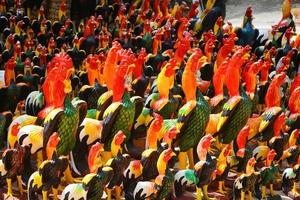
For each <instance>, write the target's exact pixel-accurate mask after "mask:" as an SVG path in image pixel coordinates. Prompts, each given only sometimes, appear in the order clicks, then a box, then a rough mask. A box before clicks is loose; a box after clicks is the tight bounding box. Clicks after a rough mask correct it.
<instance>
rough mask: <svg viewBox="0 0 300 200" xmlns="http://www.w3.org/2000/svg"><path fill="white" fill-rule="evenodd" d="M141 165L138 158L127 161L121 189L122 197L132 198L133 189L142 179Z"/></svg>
mask: <svg viewBox="0 0 300 200" xmlns="http://www.w3.org/2000/svg"><path fill="white" fill-rule="evenodd" d="M142 173H143V165H142V164H141V162H140V161H139V160H133V161H131V162H130V163H129V165H128V167H127V169H126V170H125V171H124V179H123V190H124V193H125V195H124V197H125V199H128V200H133V199H134V196H133V191H134V188H135V187H136V185H137V183H138V182H139V181H141V180H142V178H143V177H142Z"/></svg>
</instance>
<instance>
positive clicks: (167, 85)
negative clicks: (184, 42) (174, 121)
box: [146, 59, 180, 119]
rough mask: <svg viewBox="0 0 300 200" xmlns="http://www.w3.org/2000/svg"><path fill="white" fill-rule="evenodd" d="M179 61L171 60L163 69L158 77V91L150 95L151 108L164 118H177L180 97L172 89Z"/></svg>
mask: <svg viewBox="0 0 300 200" xmlns="http://www.w3.org/2000/svg"><path fill="white" fill-rule="evenodd" d="M176 69H177V61H176V60H175V59H171V60H169V62H168V63H167V64H166V65H165V66H164V67H163V68H162V69H161V71H160V73H159V74H158V76H157V79H156V86H157V91H158V93H152V94H151V95H150V96H148V98H147V100H146V103H147V101H148V99H150V100H149V101H150V108H152V109H153V110H154V112H156V113H158V114H160V115H161V116H162V117H163V118H164V119H170V118H175V117H176V115H177V109H178V106H179V102H180V99H178V98H177V97H174V96H173V94H172V92H170V89H171V88H172V87H173V86H174V76H175V70H176Z"/></svg>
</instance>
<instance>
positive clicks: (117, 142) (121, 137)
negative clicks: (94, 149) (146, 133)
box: [113, 131, 126, 146]
mask: <svg viewBox="0 0 300 200" xmlns="http://www.w3.org/2000/svg"><path fill="white" fill-rule="evenodd" d="M125 138H126V136H125V134H124V132H123V131H118V133H117V134H116V135H115V136H114V139H113V140H114V143H115V145H117V146H120V145H121V144H123V142H124V140H125Z"/></svg>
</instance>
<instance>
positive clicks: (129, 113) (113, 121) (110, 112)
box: [101, 59, 135, 160]
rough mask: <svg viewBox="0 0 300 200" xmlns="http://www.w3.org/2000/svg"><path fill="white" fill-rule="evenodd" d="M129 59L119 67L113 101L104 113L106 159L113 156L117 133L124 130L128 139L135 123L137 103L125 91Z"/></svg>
mask: <svg viewBox="0 0 300 200" xmlns="http://www.w3.org/2000/svg"><path fill="white" fill-rule="evenodd" d="M129 64H130V63H128V61H127V59H123V60H122V61H121V63H120V65H119V66H118V68H117V71H116V74H115V76H114V84H113V94H114V95H113V103H112V104H111V105H109V107H108V108H107V109H106V110H105V112H104V114H103V130H102V136H101V141H102V142H103V143H104V149H105V151H106V152H104V153H105V154H106V158H105V160H108V159H109V158H110V157H111V152H110V151H111V147H110V144H111V143H112V140H113V138H114V136H115V134H116V133H117V132H118V131H119V130H121V131H123V132H124V134H125V136H126V139H125V143H126V142H127V140H128V139H129V138H130V131H131V128H132V125H133V123H134V116H135V103H134V102H133V101H132V100H131V99H130V98H129V94H128V92H127V91H125V75H126V74H127V71H128V66H129Z"/></svg>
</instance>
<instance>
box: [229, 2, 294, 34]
mask: <svg viewBox="0 0 300 200" xmlns="http://www.w3.org/2000/svg"><path fill="white" fill-rule="evenodd" d="M292 2H293V8H299V9H300V0H292ZM281 3H282V0H227V13H226V19H227V20H229V21H230V22H232V23H233V24H234V25H238V26H240V25H241V24H242V21H243V17H244V14H245V11H246V9H247V7H248V6H252V8H253V16H254V20H253V24H254V26H255V27H257V28H262V29H269V28H270V27H271V25H273V24H276V22H278V21H279V20H280V19H281V16H282V14H281V5H282V4H281ZM297 29H298V30H297V32H298V33H300V20H298V23H297Z"/></svg>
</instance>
